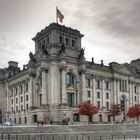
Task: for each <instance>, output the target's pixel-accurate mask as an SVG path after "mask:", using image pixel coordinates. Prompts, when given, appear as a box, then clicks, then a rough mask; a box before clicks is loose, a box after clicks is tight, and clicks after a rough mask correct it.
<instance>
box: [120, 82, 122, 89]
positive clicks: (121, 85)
mask: <svg viewBox="0 0 140 140" xmlns="http://www.w3.org/2000/svg"><path fill="white" fill-rule="evenodd" d="M120 91H122V81H121V80H120Z"/></svg>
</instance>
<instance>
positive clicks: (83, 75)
mask: <svg viewBox="0 0 140 140" xmlns="http://www.w3.org/2000/svg"><path fill="white" fill-rule="evenodd" d="M81 86H82V87H81V89H82V102H84V101H86V100H87V96H86V95H87V94H86V89H85V86H86V78H85V70H81Z"/></svg>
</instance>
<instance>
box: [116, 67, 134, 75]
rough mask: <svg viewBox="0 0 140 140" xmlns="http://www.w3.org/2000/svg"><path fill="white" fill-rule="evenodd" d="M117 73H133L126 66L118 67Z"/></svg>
mask: <svg viewBox="0 0 140 140" xmlns="http://www.w3.org/2000/svg"><path fill="white" fill-rule="evenodd" d="M117 72H118V73H121V74H124V75H133V72H132V71H131V70H130V69H129V68H128V67H126V66H122V67H120V68H119V69H118V70H117Z"/></svg>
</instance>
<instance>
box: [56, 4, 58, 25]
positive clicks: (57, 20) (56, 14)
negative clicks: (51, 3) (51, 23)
mask: <svg viewBox="0 0 140 140" xmlns="http://www.w3.org/2000/svg"><path fill="white" fill-rule="evenodd" d="M56 23H57V24H58V17H57V6H56Z"/></svg>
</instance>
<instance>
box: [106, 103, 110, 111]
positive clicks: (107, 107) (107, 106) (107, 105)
mask: <svg viewBox="0 0 140 140" xmlns="http://www.w3.org/2000/svg"><path fill="white" fill-rule="evenodd" d="M106 109H107V110H109V102H106Z"/></svg>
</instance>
